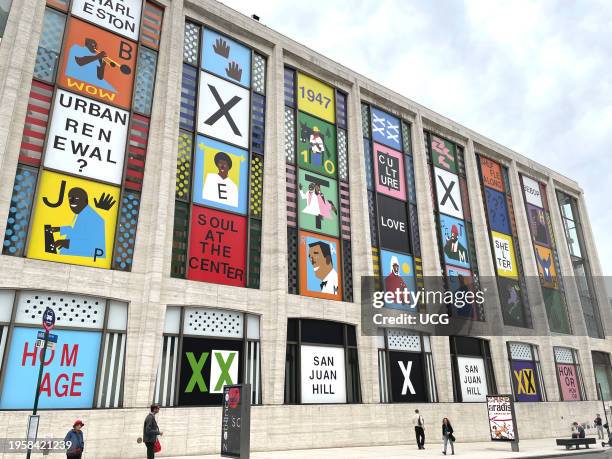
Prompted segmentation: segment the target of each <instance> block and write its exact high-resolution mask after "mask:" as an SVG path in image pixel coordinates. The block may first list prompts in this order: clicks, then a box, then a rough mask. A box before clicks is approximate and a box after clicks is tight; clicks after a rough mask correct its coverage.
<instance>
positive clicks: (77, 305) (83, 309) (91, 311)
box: [15, 290, 106, 329]
mask: <svg viewBox="0 0 612 459" xmlns="http://www.w3.org/2000/svg"><path fill="white" fill-rule="evenodd" d="M47 307H49V308H51V309H53V311H54V312H55V325H56V326H57V327H75V328H76V327H78V328H92V329H102V328H103V327H104V313H105V308H106V300H105V299H104V298H97V297H93V296H83V295H71V294H64V293H51V292H42V291H33V290H24V291H22V292H19V294H18V299H17V312H16V314H15V322H16V323H18V324H34V325H40V324H41V323H42V314H43V312H44V311H45V309H46V308H47Z"/></svg>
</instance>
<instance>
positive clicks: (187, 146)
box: [176, 132, 193, 200]
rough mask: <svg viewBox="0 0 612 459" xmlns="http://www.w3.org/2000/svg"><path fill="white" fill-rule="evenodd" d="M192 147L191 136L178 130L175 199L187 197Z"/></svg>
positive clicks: (185, 198)
mask: <svg viewBox="0 0 612 459" xmlns="http://www.w3.org/2000/svg"><path fill="white" fill-rule="evenodd" d="M192 149H193V136H192V135H191V134H189V133H187V132H179V138H178V158H177V161H176V199H183V200H187V199H189V182H190V178H191V151H192Z"/></svg>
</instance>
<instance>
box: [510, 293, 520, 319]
mask: <svg viewBox="0 0 612 459" xmlns="http://www.w3.org/2000/svg"><path fill="white" fill-rule="evenodd" d="M507 304H508V315H510V316H511V317H516V316H518V315H520V312H519V309H520V305H521V299H520V297H519V288H518V286H516V285H510V286H508V297H507Z"/></svg>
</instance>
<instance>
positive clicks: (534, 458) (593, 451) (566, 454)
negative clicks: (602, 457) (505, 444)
mask: <svg viewBox="0 0 612 459" xmlns="http://www.w3.org/2000/svg"><path fill="white" fill-rule="evenodd" d="M606 452H607V453H610V450H609V449H595V448H593V449H591V448H589V449H584V450H583V451H574V452H564V453H562V452H559V453H554V454H547V455H545V456H526V457H525V459H550V458H554V457H573V456H582V455H585V454H598V453H606ZM610 457H612V456H610Z"/></svg>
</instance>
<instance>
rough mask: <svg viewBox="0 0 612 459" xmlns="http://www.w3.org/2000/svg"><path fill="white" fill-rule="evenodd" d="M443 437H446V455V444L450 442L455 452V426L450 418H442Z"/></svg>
mask: <svg viewBox="0 0 612 459" xmlns="http://www.w3.org/2000/svg"><path fill="white" fill-rule="evenodd" d="M442 437H443V438H444V451H442V454H444V455H445V456H446V446H447V445H448V443H449V442H450V446H451V452H452V454H453V455H454V454H455V437H454V436H453V426H452V425H451V423H450V421H449V420H448V418H444V419H442Z"/></svg>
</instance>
